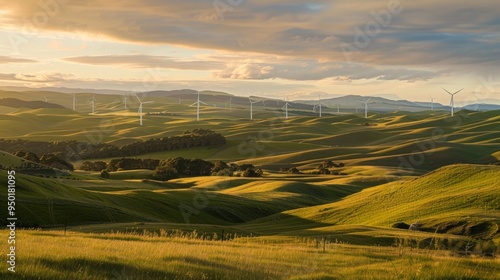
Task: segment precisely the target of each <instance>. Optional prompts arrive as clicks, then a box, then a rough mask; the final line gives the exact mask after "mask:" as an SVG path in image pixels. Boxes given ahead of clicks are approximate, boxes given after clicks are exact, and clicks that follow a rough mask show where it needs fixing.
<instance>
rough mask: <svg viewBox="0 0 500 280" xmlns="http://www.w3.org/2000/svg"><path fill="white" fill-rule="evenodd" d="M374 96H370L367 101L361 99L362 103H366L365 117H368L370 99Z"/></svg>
mask: <svg viewBox="0 0 500 280" xmlns="http://www.w3.org/2000/svg"><path fill="white" fill-rule="evenodd" d="M372 97H373V96H370V98H368V99H367V100H366V101H365V102H363V101H360V102H361V103H363V104H365V119H368V102H370V99H372Z"/></svg>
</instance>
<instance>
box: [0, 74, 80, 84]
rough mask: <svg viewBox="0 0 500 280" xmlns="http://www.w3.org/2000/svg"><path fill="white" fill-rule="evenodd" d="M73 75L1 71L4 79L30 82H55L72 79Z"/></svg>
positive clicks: (0, 75)
mask: <svg viewBox="0 0 500 280" xmlns="http://www.w3.org/2000/svg"><path fill="white" fill-rule="evenodd" d="M72 78H73V75H71V74H63V73H38V74H15V73H9V74H4V73H0V80H2V81H20V82H29V83H55V82H62V81H70V80H72Z"/></svg>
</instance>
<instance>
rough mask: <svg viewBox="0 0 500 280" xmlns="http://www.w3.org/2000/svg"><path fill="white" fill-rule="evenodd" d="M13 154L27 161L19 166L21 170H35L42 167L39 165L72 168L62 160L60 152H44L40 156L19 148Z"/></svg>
mask: <svg viewBox="0 0 500 280" xmlns="http://www.w3.org/2000/svg"><path fill="white" fill-rule="evenodd" d="M14 155H15V156H17V157H20V158H22V159H24V160H26V161H28V162H25V163H23V164H22V166H21V167H20V168H21V169H23V170H27V171H35V170H42V169H44V168H43V167H40V166H39V165H44V166H47V167H50V168H55V169H60V170H69V171H73V170H74V166H73V164H71V163H69V162H67V161H66V160H64V159H63V157H62V155H61V154H60V153H51V154H45V155H43V156H42V157H38V155H37V154H35V153H33V152H25V151H22V150H21V151H17V152H16V153H14Z"/></svg>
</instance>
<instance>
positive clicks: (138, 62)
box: [63, 55, 224, 70]
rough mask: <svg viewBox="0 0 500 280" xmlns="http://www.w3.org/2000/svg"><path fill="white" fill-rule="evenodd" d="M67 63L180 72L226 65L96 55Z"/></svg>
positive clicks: (143, 57)
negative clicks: (176, 70)
mask: <svg viewBox="0 0 500 280" xmlns="http://www.w3.org/2000/svg"><path fill="white" fill-rule="evenodd" d="M63 60H65V61H69V62H75V63H83V64H91V65H120V66H125V67H130V68H157V67H158V68H166V69H178V70H213V69H219V68H221V67H222V66H223V65H224V64H223V63H221V62H217V61H209V60H181V59H176V58H173V57H167V56H153V55H96V56H77V57H67V58H63Z"/></svg>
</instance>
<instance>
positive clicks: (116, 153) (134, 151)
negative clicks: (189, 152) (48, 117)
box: [0, 129, 226, 160]
mask: <svg viewBox="0 0 500 280" xmlns="http://www.w3.org/2000/svg"><path fill="white" fill-rule="evenodd" d="M225 143H226V138H225V137H224V136H222V135H221V134H219V133H215V132H214V131H211V130H207V129H195V130H193V131H186V132H184V134H182V135H176V136H171V137H162V138H152V139H148V140H145V141H137V142H133V143H130V144H126V145H121V146H118V145H114V144H109V143H92V144H91V143H87V142H78V141H74V140H68V141H61V142H44V141H31V140H23V139H0V146H1V147H2V149H3V150H4V151H6V152H10V153H15V152H16V151H19V150H27V151H29V152H31V153H35V154H57V153H59V154H61V155H65V159H66V160H79V159H92V158H106V157H131V156H137V155H142V154H147V153H155V152H162V151H170V150H178V149H185V148H194V147H219V146H222V145H224V144H225Z"/></svg>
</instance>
